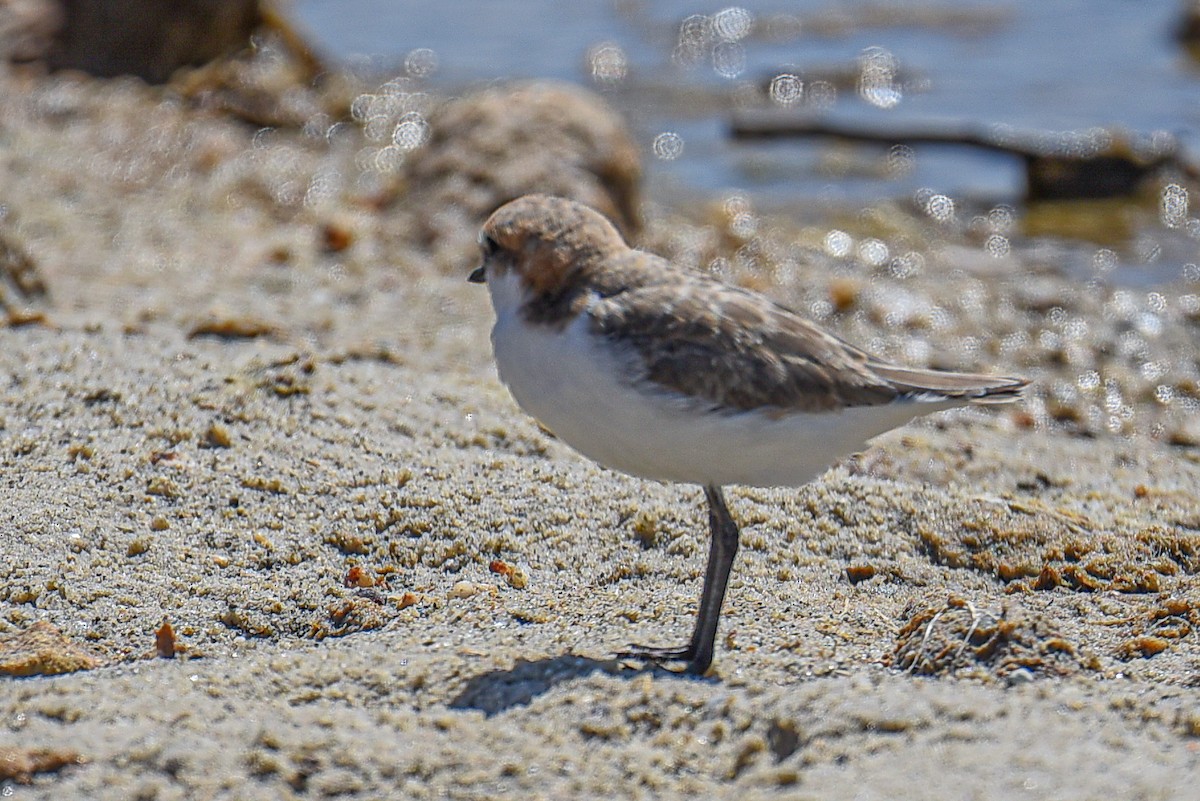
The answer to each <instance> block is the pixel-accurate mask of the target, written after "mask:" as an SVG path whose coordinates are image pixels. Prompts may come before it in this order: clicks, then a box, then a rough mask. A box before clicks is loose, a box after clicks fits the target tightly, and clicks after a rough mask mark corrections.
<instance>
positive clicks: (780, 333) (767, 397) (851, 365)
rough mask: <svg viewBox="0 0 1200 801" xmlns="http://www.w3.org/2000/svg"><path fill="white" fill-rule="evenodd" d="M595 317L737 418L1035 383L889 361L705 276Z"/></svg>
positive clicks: (609, 300) (646, 289) (623, 297)
mask: <svg viewBox="0 0 1200 801" xmlns="http://www.w3.org/2000/svg"><path fill="white" fill-rule="evenodd" d="M677 276H678V273H676V274H675V276H674V277H677ZM589 313H590V315H591V317H592V324H593V327H594V330H596V331H597V332H598V333H602V334H603V335H604V336H606V337H608V338H609V339H610V340H612V341H614V342H616V343H618V344H621V345H624V346H626V347H627V348H628V349H629V350H630V351H632V352H633V353H634V354H636V357H637V358H639V359H640V360H641V362H642V364H643V365H644V368H645V372H644V373H643V380H644V381H646V382H648V383H650V384H652V385H656V386H658V387H660V388H663V389H667V390H673V391H675V392H679V393H681V394H683V395H686V396H690V397H693V398H695V399H696V400H697V402H699V403H703V404H706V405H708V406H710V407H711V408H715V409H721V410H725V411H730V412H739V411H749V410H752V409H764V410H767V411H771V410H777V411H779V412H784V411H812V412H816V411H828V410H832V409H837V408H842V407H846V406H873V405H877V404H882V403H890V402H892V401H895V400H898V399H902V398H905V397H920V398H923V399H925V398H928V399H935V398H956V397H961V398H964V399H969V400H975V399H984V398H985V397H986V396H991V395H996V396H997V397H996V398H995V399H996V400H1000V399H1011V398H1012V397H1015V395H1016V393H1018V392H1019V391H1020V388H1021V387H1023V386H1024V385H1025V382H1024V381H1022V380H1021V379H1007V378H997V377H994V376H979V375H967V374H960V373H942V372H937V371H932V370H917V369H909V368H904V367H899V366H896V365H889V364H887V363H885V362H880V361H878V360H876V359H873V358H872V357H871V356H869V355H868V354H866V353H865V352H863V351H861V350H859V349H857V348H855V347H854V346H852V345H850V344H848V343H846V342H843V341H842V340H840V339H838V338H837V337H834V336H832V335H831V334H828V333H826V332H824V331H822V330H821V329H820V328H818V327H817V326H816V325H814V324H813V323H811V322H809V321H807V320H805V319H804V318H802V317H800V316H799V315H797V314H795V313H794V312H792V311H791V310H789V309H787V308H784V307H783V306H779V305H778V304H775V303H771V302H770V301H768V300H767V299H765V298H763V297H761V296H758V295H754V294H752V293H750V292H747V291H745V290H741V289H738V288H736V287H730V286H727V285H725V284H722V283H719V282H717V281H713V280H708V279H705V278H703V277H693V276H689V277H688V278H687V279H686V280H685V282H684V283H683V285H682V287H681V285H680V283H678V282H677V281H676V280H672V281H670V282H669V283H666V282H664V283H651V284H648V285H641V286H637V287H634V288H630V289H626V290H625V291H622V292H618V293H616V294H614V295H610V296H608V297H605V298H603V299H602V300H599V301H597V302H595V303H593V304H592V305H591V307H590V309H589ZM1001 395H1003V396H1004V397H1003V398H1001V397H999V396H1001Z"/></svg>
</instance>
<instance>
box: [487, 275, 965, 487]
mask: <svg viewBox="0 0 1200 801" xmlns="http://www.w3.org/2000/svg"><path fill="white" fill-rule="evenodd" d="M489 287H490V288H491V289H492V293H493V302H494V303H495V305H496V308H497V320H496V326H495V328H494V329H493V330H492V345H493V347H494V349H495V354H496V365H497V368H498V369H499V372H500V378H501V379H502V380H503V381H504V383H505V384H507V385H508V388H509V390H510V391H511V392H512V394H513V397H515V398H516V400H517V403H519V404H520V405H521V408H523V409H524V410H525V411H526V412H528V413H529V414H531V415H532V416H533V417H535V418H537V419H538V420H539V421H540V422H541V423H542V424H543V425H545V426H546V427H547V428H549V429H550V430H551V431H553V432H554V433H555V434H556V435H557V436H558V437H560V438H561V439H562V440H563V441H565V442H566V443H567V444H569V445H570V446H571V447H573V448H575V449H576V450H577V451H579V452H580V453H582V454H583V455H584V456H587V457H588V458H590V459H593V460H594V461H596V462H599V463H600V464H602V465H604V466H606V467H610V468H613V469H615V470H620V471H622V472H625V473H629V474H631V475H635V476H641V477H644V478H653V479H658V480H661V481H680V482H687V483H694V484H711V485H716V486H724V485H727V484H746V485H752V486H799V485H801V484H805V483H807V482H809V481H811V480H812V479H814V478H816V477H817V476H819V475H820V474H821V473H822V472H824V471H825V469H826V468H827V467H828V466H829V465H830V464H832V463H833V462H835V461H837V460H838V459H840V458H842V457H843V456H847V455H849V454H851V453H854V452H856V451H859V450H862V448H863V445H864V444H865V443H866V442H867V440H869V439H871V438H872V437H875V436H878V435H879V434H882V433H883V432H885V431H888V430H890V429H892V428H895V427H896V426H898V425H902V424H904V423H906V422H908V421H909V420H911V419H912V418H913V417H915V416H917V415H920V414H925V413H928V412H933V411H937V410H939V409H945V408H950V407H952V406H956V405H959V404H958V402H955V401H942V402H932V403H931V402H908V403H893V404H888V405H885V406H871V407H858V408H854V409H848V410H845V411H842V412H822V413H796V414H790V415H786V416H782V417H777V418H771V417H768V416H767V415H765V414H762V413H759V412H742V413H736V414H724V413H716V412H707V411H702V410H700V409H698V408H697V407H696V406H694V405H692V404H689V403H687V402H686V399H684V398H682V397H680V396H678V395H673V394H670V393H666V392H658V391H650V392H647V391H645V390H642V389H639V388H636V387H635V386H633V385H632V383H631V379H632V378H633V377H634V376H633V375H632V371H631V369H630V366H629V364H628V362H627V361H625V360H623V359H622V354H620V353H617V352H615V351H614V350H613V349H612V347H611V346H610V345H608V344H607V343H606V341H605V340H603V339H602V338H600V337H597V336H596V335H594V334H592V333H591V332H590V331H589V329H588V325H587V321H586V320H585V319H583V318H580V319H577V320H575V321H573V322H572V323H571V324H570V325H569V326H567V327H566V328H565V329H561V330H555V329H554V328H551V327H548V326H542V325H532V324H529V323H527V322H526V321H525V320H523V319H521V318H520V316H519V315H518V314H517V313H516V309H517V305H518V304H517V303H515V302H510V301H512V300H514V296H515V293H516V292H517V287H516V286H515V281H510V280H506V279H504V278H499V279H493V280H490V281H489ZM510 293H511V294H510Z"/></svg>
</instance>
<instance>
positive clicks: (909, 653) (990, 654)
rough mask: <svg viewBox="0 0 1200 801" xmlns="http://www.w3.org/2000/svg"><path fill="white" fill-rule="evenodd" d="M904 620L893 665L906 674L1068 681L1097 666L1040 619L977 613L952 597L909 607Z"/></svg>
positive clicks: (970, 605)
mask: <svg viewBox="0 0 1200 801" xmlns="http://www.w3.org/2000/svg"><path fill="white" fill-rule="evenodd" d="M905 616H906V618H907V621H906V622H905V624H904V626H903V627H902V628H901V629H900V632H899V634H898V635H897V637H896V648H895V651H894V652H893V654H892V660H891V662H892V665H893V666H894V667H897V668H900V669H901V670H905V671H907V672H909V673H916V674H920V675H925V676H943V675H949V674H959V673H967V674H976V675H980V676H983V677H991V678H1001V679H1003V678H1008V677H1011V676H1013V674H1015V673H1016V672H1017V671H1027V672H1032V673H1037V674H1042V675H1050V676H1067V675H1071V674H1075V673H1078V672H1079V671H1080V670H1082V669H1084V668H1086V669H1089V670H1094V669H1096V668H1097V666H1098V663H1097V662H1096V660H1095V658H1094V657H1092V656H1090V655H1083V654H1080V652H1079V650H1078V649H1077V648H1076V647H1075V646H1074V645H1073V644H1072V643H1071V642H1070V641H1068V640H1067V639H1065V638H1064V637H1063V636H1062V635H1061V634H1060V633H1059V632H1058V631H1057V630H1056V628H1055V627H1054V625H1053V624H1052V622H1051V621H1049V620H1047V619H1046V618H1045V617H1043V616H1041V615H1025V614H1022V613H1019V612H1018V613H1015V614H1014V613H1013V611H1012V610H1010V609H1007V608H1006V609H1001V610H1000V611H994V610H988V609H980V608H978V607H976V606H975V604H973V603H972V602H971V601H969V600H966V599H964V598H959V597H954V596H952V597H950V598H948V599H947V600H946V602H945V603H944V604H942V605H940V606H925V607H920V608H917V607H915V606H910V607H909V608H908V609H907V610H905Z"/></svg>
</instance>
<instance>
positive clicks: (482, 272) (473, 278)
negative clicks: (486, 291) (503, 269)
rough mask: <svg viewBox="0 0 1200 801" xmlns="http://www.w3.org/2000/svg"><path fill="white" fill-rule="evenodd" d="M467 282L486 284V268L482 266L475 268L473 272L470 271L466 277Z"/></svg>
mask: <svg viewBox="0 0 1200 801" xmlns="http://www.w3.org/2000/svg"><path fill="white" fill-rule="evenodd" d="M467 280H468V281H470V282H471V283H472V284H486V283H487V268H486V267H484V266H483V265H482V264H481V265H479V266H478V267H476V268H475V269H474V270H472V271H471V274H470V275H468V276H467Z"/></svg>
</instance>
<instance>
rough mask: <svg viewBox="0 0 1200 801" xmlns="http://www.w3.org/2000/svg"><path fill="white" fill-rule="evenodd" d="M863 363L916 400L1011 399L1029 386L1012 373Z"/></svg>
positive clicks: (987, 401) (1018, 396)
mask: <svg viewBox="0 0 1200 801" xmlns="http://www.w3.org/2000/svg"><path fill="white" fill-rule="evenodd" d="M867 366H868V368H869V369H870V370H871V372H873V373H875V374H876V375H877V376H880V377H881V378H883V379H886V380H887V381H888V382H889V383H890V384H891V385H892V386H893V387H895V388H896V389H897V390H898V391H899V392H900V393H901V394H903V395H907V396H909V397H912V398H913V399H916V400H926V399H928V400H943V399H947V398H961V399H962V400H964V401H966V402H967V403H1011V402H1012V401H1015V400H1017V399H1019V398H1020V397H1021V393H1022V392H1023V391H1024V389H1025V387H1027V386H1029V381H1028V380H1027V379H1024V378H1016V377H1012V376H996V375H983V374H982V373H950V372H944V371H941V370H923V369H920V368H916V367H900V366H899V365H894V364H886V363H870V364H868V365H867Z"/></svg>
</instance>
